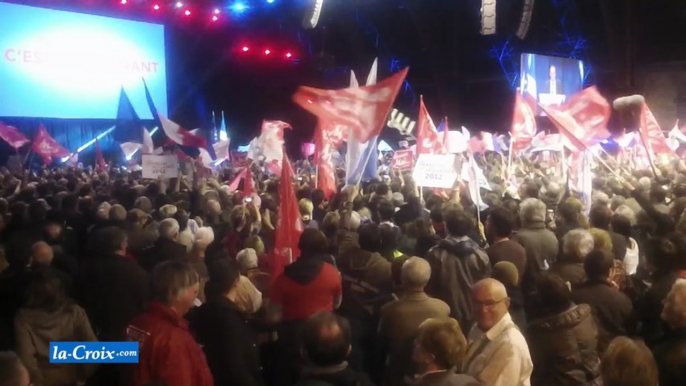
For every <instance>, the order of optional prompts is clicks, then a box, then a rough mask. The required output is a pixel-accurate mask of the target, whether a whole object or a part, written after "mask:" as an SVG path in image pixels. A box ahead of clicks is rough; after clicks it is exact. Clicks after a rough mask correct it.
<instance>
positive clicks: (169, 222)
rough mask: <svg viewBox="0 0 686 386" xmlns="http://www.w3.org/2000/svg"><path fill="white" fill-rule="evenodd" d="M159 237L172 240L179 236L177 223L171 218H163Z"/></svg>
mask: <svg viewBox="0 0 686 386" xmlns="http://www.w3.org/2000/svg"><path fill="white" fill-rule="evenodd" d="M159 232H160V237H162V238H164V239H169V240H174V239H175V238H176V236H177V235H178V234H179V222H178V221H176V219H173V218H165V219H164V220H162V222H160V229H159Z"/></svg>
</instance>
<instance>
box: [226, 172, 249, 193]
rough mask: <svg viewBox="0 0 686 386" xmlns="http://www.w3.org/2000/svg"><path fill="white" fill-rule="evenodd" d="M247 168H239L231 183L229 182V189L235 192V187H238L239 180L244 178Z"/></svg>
mask: <svg viewBox="0 0 686 386" xmlns="http://www.w3.org/2000/svg"><path fill="white" fill-rule="evenodd" d="M247 170H248V168H247V167H246V168H244V169H243V170H241V171H240V173H238V174H237V175H236V178H234V179H233V181H231V183H230V184H229V190H230V191H231V192H235V191H236V189H238V185H239V184H240V183H241V180H242V179H243V178H245V173H246V172H247Z"/></svg>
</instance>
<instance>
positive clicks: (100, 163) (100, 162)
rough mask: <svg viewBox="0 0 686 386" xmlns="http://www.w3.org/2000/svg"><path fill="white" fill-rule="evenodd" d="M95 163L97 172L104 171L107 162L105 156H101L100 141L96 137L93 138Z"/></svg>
mask: <svg viewBox="0 0 686 386" xmlns="http://www.w3.org/2000/svg"><path fill="white" fill-rule="evenodd" d="M95 165H96V166H97V171H98V172H104V171H105V170H107V162H105V158H104V157H103V156H102V150H100V142H99V141H98V140H97V139H96V140H95Z"/></svg>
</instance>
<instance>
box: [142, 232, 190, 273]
mask: <svg viewBox="0 0 686 386" xmlns="http://www.w3.org/2000/svg"><path fill="white" fill-rule="evenodd" d="M142 256H143V258H142V259H141V266H142V267H143V268H145V269H146V270H147V271H148V272H151V271H152V270H153V268H155V266H156V265H157V264H159V263H161V262H164V261H169V260H184V259H186V258H188V252H187V251H186V247H184V246H183V245H181V244H179V243H177V242H175V241H173V240H169V239H165V238H162V237H160V238H159V239H157V241H156V242H155V245H154V246H152V247H151V248H148V249H146V250H144V251H143V252H142Z"/></svg>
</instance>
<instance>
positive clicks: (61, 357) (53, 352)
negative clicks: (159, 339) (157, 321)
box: [50, 342, 139, 363]
mask: <svg viewBox="0 0 686 386" xmlns="http://www.w3.org/2000/svg"><path fill="white" fill-rule="evenodd" d="M138 354H139V351H138V342H50V363H138V359H139V356H138Z"/></svg>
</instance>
